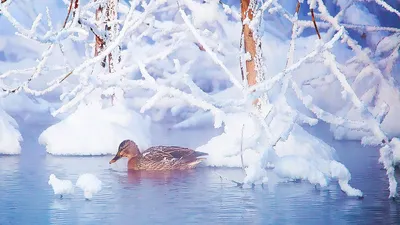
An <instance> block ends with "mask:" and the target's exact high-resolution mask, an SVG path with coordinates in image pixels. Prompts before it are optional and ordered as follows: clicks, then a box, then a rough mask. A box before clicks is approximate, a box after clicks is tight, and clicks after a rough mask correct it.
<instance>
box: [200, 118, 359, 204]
mask: <svg viewBox="0 0 400 225" xmlns="http://www.w3.org/2000/svg"><path fill="white" fill-rule="evenodd" d="M227 117H228V118H227V120H226V126H225V130H224V133H223V134H221V135H219V136H216V137H214V138H212V139H211V140H210V141H209V142H208V143H207V144H205V145H203V146H200V147H199V148H197V150H198V151H202V152H207V153H208V154H209V156H208V158H207V161H206V162H205V163H206V164H207V165H209V166H227V167H242V159H241V149H242V150H243V153H242V154H243V155H242V156H243V165H244V167H245V170H246V173H247V177H246V178H245V179H244V180H245V182H248V183H252V182H260V181H261V182H267V181H268V178H267V173H266V172H265V169H266V167H269V168H273V171H274V172H275V173H276V174H277V175H278V176H279V177H281V178H284V179H289V180H290V179H301V180H307V181H309V182H310V183H312V184H319V185H320V186H321V187H326V186H327V185H328V184H329V183H330V181H332V180H337V181H338V183H339V185H340V187H341V189H342V190H343V191H344V192H346V193H347V194H348V195H349V196H362V192H361V191H360V190H358V189H355V188H352V187H351V186H350V185H349V183H348V182H349V181H350V179H351V175H350V172H349V171H348V170H347V168H346V167H345V166H344V165H343V164H341V163H340V162H338V161H337V160H338V159H337V156H336V154H335V149H333V148H332V147H330V146H329V145H328V144H326V143H325V142H323V141H322V140H320V139H318V138H316V137H315V136H313V135H311V134H309V133H308V132H306V131H305V130H304V129H303V128H302V127H301V126H299V125H297V124H295V125H294V127H293V130H292V131H291V133H290V135H289V136H288V138H287V139H286V140H283V141H281V142H278V143H277V145H276V146H275V148H274V149H266V147H265V145H263V144H261V143H262V141H263V140H262V137H261V136H260V134H261V133H262V132H260V130H259V129H260V126H259V124H258V123H257V120H255V119H254V118H252V117H249V116H248V115H246V114H245V113H239V114H230V115H228V116H227ZM243 124H244V129H243V139H242V135H241V129H242V126H243ZM282 124H283V123H276V125H282ZM279 129H280V128H279V127H272V129H271V130H275V131H276V130H279ZM241 146H242V147H241Z"/></svg>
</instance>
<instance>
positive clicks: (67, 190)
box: [48, 174, 74, 197]
mask: <svg viewBox="0 0 400 225" xmlns="http://www.w3.org/2000/svg"><path fill="white" fill-rule="evenodd" d="M48 184H49V185H51V187H52V188H53V192H54V194H55V195H61V197H62V196H63V195H65V194H73V193H74V185H73V184H72V182H71V181H70V180H60V179H58V178H57V177H56V175H54V174H51V175H50V177H49V182H48Z"/></svg>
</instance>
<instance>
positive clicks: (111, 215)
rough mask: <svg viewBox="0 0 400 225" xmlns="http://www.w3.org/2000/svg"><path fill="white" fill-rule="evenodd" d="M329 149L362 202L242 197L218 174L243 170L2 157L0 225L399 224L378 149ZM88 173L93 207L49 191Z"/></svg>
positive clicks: (311, 192)
mask: <svg viewBox="0 0 400 225" xmlns="http://www.w3.org/2000/svg"><path fill="white" fill-rule="evenodd" d="M311 131H313V130H311ZM197 137H198V136H197ZM27 142H28V143H29V140H27ZM199 142H201V141H199ZM328 142H329V143H330V144H331V145H332V146H334V147H335V148H337V150H338V155H339V157H340V159H341V161H342V162H343V163H344V164H345V165H346V166H347V167H348V168H349V170H350V171H351V173H352V177H353V179H352V181H351V184H352V185H353V186H354V187H357V188H360V189H361V190H362V191H363V192H364V193H365V195H366V197H365V198H364V199H363V200H358V199H355V198H350V197H347V196H346V195H345V194H344V193H342V192H341V191H340V189H339V187H338V185H337V184H336V183H332V184H331V185H330V186H329V187H328V188H327V189H324V190H318V189H316V188H315V187H314V186H312V185H310V184H308V183H307V182H299V183H281V184H278V185H276V186H265V187H261V186H256V187H255V188H254V189H240V188H238V187H236V186H235V185H234V184H232V183H230V182H227V181H221V179H220V178H219V176H217V174H216V173H215V172H217V173H219V174H222V175H223V176H225V177H228V178H232V179H240V177H242V176H243V174H242V172H241V171H240V170H237V169H215V168H198V169H196V170H193V171H187V172H171V173H148V172H147V173H145V172H144V173H128V172H127V171H126V169H125V164H124V163H126V161H122V162H119V163H118V164H117V165H115V166H109V165H108V161H109V160H110V158H111V156H107V157H56V156H52V155H48V154H45V152H44V150H43V149H41V148H40V147H38V146H34V147H32V146H28V145H26V146H23V148H24V151H23V154H22V155H21V156H1V157H0V224H1V225H7V224H18V225H19V224H21V225H22V224H96V225H97V224H400V216H399V215H400V209H399V204H398V202H394V201H390V200H388V199H387V196H388V194H389V192H388V190H387V187H388V183H387V178H386V175H385V171H384V170H382V169H381V165H379V164H378V161H377V157H378V151H377V149H374V148H361V147H360V146H359V144H357V143H355V142H344V143H343V142H335V141H329V140H328ZM29 147H32V148H33V150H30V149H29ZM87 172H89V173H93V174H95V175H97V176H98V177H99V178H100V180H102V182H103V189H102V191H101V192H99V193H98V194H96V195H94V197H93V199H92V200H91V201H86V200H85V199H84V197H83V193H82V191H81V190H79V189H76V190H75V191H76V192H75V194H74V195H72V196H64V198H63V199H59V198H58V197H57V196H54V195H53V192H52V189H51V186H49V185H48V184H47V181H48V177H49V175H50V174H51V173H54V174H56V175H57V176H58V177H59V178H61V179H70V180H72V182H76V180H77V178H78V176H79V174H82V173H87ZM397 178H398V179H399V176H398V177H397Z"/></svg>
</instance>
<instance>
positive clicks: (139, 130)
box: [39, 103, 151, 155]
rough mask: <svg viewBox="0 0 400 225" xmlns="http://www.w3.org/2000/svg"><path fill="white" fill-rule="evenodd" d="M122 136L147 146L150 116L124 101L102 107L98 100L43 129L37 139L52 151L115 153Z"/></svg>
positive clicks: (86, 153)
mask: <svg viewBox="0 0 400 225" xmlns="http://www.w3.org/2000/svg"><path fill="white" fill-rule="evenodd" d="M125 139H131V140H134V141H135V142H136V143H137V145H138V146H139V147H140V148H141V149H146V148H148V147H149V146H150V144H151V143H150V119H148V118H143V117H142V116H141V115H140V114H138V113H137V112H135V111H132V110H130V109H128V108H126V107H125V106H124V105H123V104H117V105H114V106H110V107H108V108H103V107H102V106H101V103H90V104H87V105H86V104H81V105H80V106H79V107H78V108H77V110H76V111H75V112H74V113H72V114H71V115H69V116H68V117H67V118H65V119H64V120H62V121H61V122H59V123H57V124H55V125H53V126H51V127H49V128H47V129H46V130H45V131H43V133H42V134H41V135H40V137H39V143H40V144H42V145H45V146H46V149H47V152H48V153H50V154H54V155H105V154H115V152H116V151H117V148H118V145H119V144H120V143H121V141H123V140H125Z"/></svg>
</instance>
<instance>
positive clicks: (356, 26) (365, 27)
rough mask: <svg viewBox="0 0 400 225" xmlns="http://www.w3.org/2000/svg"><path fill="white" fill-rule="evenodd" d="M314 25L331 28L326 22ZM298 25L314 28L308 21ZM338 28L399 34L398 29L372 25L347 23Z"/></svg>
mask: <svg viewBox="0 0 400 225" xmlns="http://www.w3.org/2000/svg"><path fill="white" fill-rule="evenodd" d="M316 23H317V25H318V27H319V28H324V29H327V28H331V27H332V25H331V24H330V23H328V22H323V21H317V22H316ZM298 24H299V26H300V27H314V23H313V22H312V21H308V20H299V21H298ZM339 26H341V27H344V28H349V29H353V30H358V31H368V32H379V31H388V32H393V33H400V29H399V28H395V27H378V26H372V25H362V24H348V23H339Z"/></svg>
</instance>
